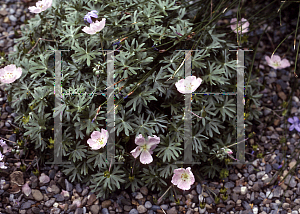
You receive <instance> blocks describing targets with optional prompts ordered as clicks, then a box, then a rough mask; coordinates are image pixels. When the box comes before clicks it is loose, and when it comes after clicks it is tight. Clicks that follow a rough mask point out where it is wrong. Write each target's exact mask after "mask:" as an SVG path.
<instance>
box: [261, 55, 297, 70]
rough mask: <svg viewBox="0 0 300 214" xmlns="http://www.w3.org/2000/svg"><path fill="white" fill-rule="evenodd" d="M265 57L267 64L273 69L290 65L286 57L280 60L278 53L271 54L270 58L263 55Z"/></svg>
mask: <svg viewBox="0 0 300 214" xmlns="http://www.w3.org/2000/svg"><path fill="white" fill-rule="evenodd" d="M265 59H266V61H267V63H268V65H269V66H270V67H272V68H274V69H282V68H287V67H290V66H291V64H290V62H289V61H288V60H287V59H283V60H281V58H280V56H278V55H273V56H272V57H271V58H270V57H268V56H265Z"/></svg>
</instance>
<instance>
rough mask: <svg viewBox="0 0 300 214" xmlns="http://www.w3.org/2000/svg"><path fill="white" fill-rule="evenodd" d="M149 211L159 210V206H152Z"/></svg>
mask: <svg viewBox="0 0 300 214" xmlns="http://www.w3.org/2000/svg"><path fill="white" fill-rule="evenodd" d="M151 210H153V211H157V210H160V206H157V205H153V206H152V207H151Z"/></svg>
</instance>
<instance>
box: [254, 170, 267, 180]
mask: <svg viewBox="0 0 300 214" xmlns="http://www.w3.org/2000/svg"><path fill="white" fill-rule="evenodd" d="M265 174H266V172H265V171H261V172H258V173H257V174H256V177H257V179H261V178H262V177H263V176H264V175H265Z"/></svg>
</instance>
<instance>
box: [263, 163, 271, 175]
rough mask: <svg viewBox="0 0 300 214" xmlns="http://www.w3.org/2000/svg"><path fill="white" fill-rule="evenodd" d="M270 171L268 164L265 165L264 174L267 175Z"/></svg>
mask: <svg viewBox="0 0 300 214" xmlns="http://www.w3.org/2000/svg"><path fill="white" fill-rule="evenodd" d="M271 170H272V166H271V165H270V164H266V166H265V172H266V173H269V172H271Z"/></svg>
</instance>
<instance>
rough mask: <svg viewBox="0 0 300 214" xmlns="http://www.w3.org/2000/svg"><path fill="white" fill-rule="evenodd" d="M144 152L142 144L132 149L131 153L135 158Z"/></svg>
mask: <svg viewBox="0 0 300 214" xmlns="http://www.w3.org/2000/svg"><path fill="white" fill-rule="evenodd" d="M141 152H142V149H141V147H140V146H137V147H136V148H135V149H134V150H132V151H131V152H130V153H131V154H132V156H133V157H134V158H137V157H138V156H139V155H140V154H141Z"/></svg>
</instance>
